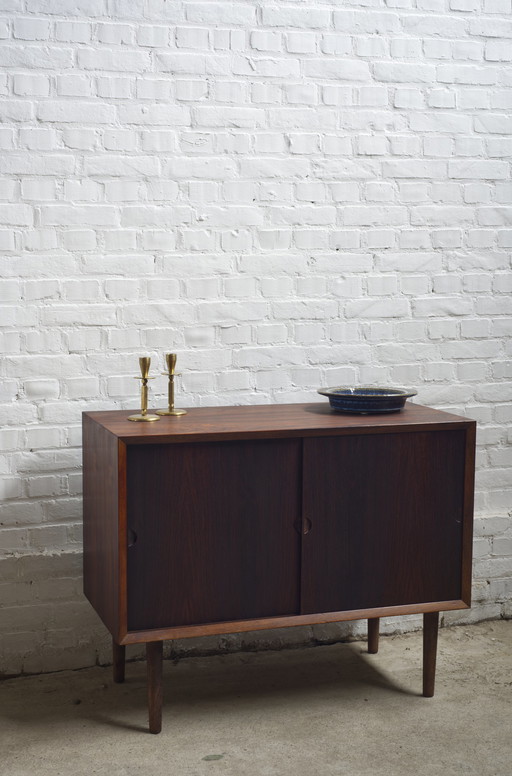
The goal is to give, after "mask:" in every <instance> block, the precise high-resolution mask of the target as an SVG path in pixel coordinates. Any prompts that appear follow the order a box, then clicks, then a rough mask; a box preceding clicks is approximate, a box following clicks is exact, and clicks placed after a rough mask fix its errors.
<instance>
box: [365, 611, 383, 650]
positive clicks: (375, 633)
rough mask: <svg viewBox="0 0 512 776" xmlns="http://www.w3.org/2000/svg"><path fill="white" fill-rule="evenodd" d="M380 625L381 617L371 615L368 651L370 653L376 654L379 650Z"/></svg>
mask: <svg viewBox="0 0 512 776" xmlns="http://www.w3.org/2000/svg"><path fill="white" fill-rule="evenodd" d="M379 626H380V619H379V618H378V617H371V618H370V619H369V620H368V652H369V653H370V655H376V654H377V652H378V651H379Z"/></svg>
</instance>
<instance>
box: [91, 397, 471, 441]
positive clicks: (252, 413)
mask: <svg viewBox="0 0 512 776" xmlns="http://www.w3.org/2000/svg"><path fill="white" fill-rule="evenodd" d="M132 413H133V410H132V411H124V410H112V411H107V412H84V413H83V416H84V422H85V421H86V420H91V421H93V422H95V423H97V424H99V425H100V426H102V427H103V428H104V429H105V430H106V431H109V432H110V433H111V434H114V436H116V437H118V439H120V440H122V441H124V442H126V443H129V444H148V443H169V442H186V441H203V440H206V439H210V440H216V439H230V438H231V439H237V438H238V439H241V438H251V437H260V438H265V437H266V438H271V437H291V436H297V437H300V436H323V435H325V436H328V435H336V434H354V433H358V434H361V433H363V434H364V433H369V434H371V433H383V432H388V433H393V432H405V431H420V430H422V429H424V430H429V429H430V430H435V429H447V428H450V427H452V428H453V427H458V428H468V427H469V426H472V425H474V421H472V420H469V419H467V418H462V417H460V416H458V415H452V414H451V413H448V412H442V411H440V410H434V409H431V408H430V407H423V406H421V405H419V404H412V403H411V402H406V405H405V407H404V409H403V410H401V411H400V412H392V413H386V414H378V415H348V414H343V413H339V412H333V411H332V410H331V409H330V407H329V405H328V403H327V402H326V403H325V404H323V403H318V402H315V403H312V404H256V405H243V406H236V407H192V408H190V409H189V410H187V414H186V415H182V416H181V417H162V418H161V419H160V420H159V421H156V422H153V423H134V422H133V421H129V420H128V416H129V415H130V414H132Z"/></svg>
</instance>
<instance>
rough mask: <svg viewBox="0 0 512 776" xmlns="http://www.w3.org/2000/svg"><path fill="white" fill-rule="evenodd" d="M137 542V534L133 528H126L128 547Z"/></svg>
mask: <svg viewBox="0 0 512 776" xmlns="http://www.w3.org/2000/svg"><path fill="white" fill-rule="evenodd" d="M136 541H137V532H136V531H134V530H133V528H128V547H133V545H134V544H135V543H136Z"/></svg>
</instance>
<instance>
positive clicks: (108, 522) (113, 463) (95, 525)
mask: <svg viewBox="0 0 512 776" xmlns="http://www.w3.org/2000/svg"><path fill="white" fill-rule="evenodd" d="M83 478H84V484H83V490H84V502H83V504H84V506H83V521H84V593H85V595H86V596H87V598H88V599H89V601H90V602H91V604H92V605H93V607H94V608H95V610H96V611H97V613H98V614H99V616H100V617H101V619H102V620H103V622H104V623H105V625H106V626H107V628H108V629H109V631H110V632H111V633H112V634H113V635H116V634H117V633H118V622H119V602H118V598H119V552H118V442H117V439H116V437H114V436H113V435H112V434H110V433H109V432H108V431H105V429H103V428H102V427H101V426H100V425H98V424H97V423H95V422H94V421H93V420H91V419H90V418H89V417H87V415H84V416H83Z"/></svg>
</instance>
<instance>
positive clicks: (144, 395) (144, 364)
mask: <svg viewBox="0 0 512 776" xmlns="http://www.w3.org/2000/svg"><path fill="white" fill-rule="evenodd" d="M150 364H151V359H150V358H149V356H142V357H141V358H139V366H140V373H141V375H142V377H136V378H135V380H142V384H141V388H140V406H141V410H140V415H130V416H129V417H128V420H139V421H140V420H142V421H147V422H150V421H152V420H160V418H159V417H158V415H148V380H154V379H155V378H154V377H149V365H150Z"/></svg>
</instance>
